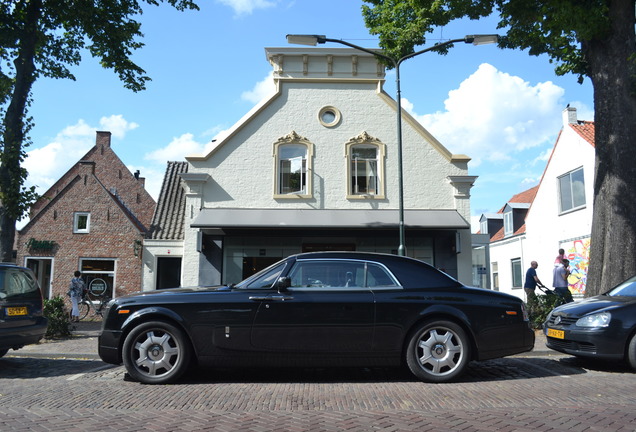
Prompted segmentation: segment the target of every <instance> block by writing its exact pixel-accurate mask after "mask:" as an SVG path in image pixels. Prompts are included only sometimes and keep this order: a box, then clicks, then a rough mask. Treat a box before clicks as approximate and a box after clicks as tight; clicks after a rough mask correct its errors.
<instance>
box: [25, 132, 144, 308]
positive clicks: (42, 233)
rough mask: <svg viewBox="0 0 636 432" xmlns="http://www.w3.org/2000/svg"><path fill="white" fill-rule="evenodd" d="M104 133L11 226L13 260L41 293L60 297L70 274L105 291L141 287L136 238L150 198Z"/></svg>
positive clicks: (140, 234)
mask: <svg viewBox="0 0 636 432" xmlns="http://www.w3.org/2000/svg"><path fill="white" fill-rule="evenodd" d="M110 137H111V134H110V132H97V141H96V145H95V146H94V147H93V148H91V150H90V151H89V152H87V154H86V155H84V157H83V158H82V159H81V160H80V161H78V162H77V163H76V164H75V165H74V166H73V167H72V168H71V169H70V170H69V171H67V172H66V173H65V174H64V175H63V176H62V177H61V178H60V179H59V180H58V181H57V182H56V183H55V184H54V185H53V186H52V187H51V188H50V189H49V190H48V191H47V192H45V193H44V194H43V195H42V197H41V198H40V199H39V200H38V201H37V202H36V203H35V205H34V206H33V207H32V209H31V212H30V220H29V223H28V224H27V225H25V226H24V227H23V228H22V229H21V230H20V231H18V233H17V260H16V261H17V263H18V264H20V265H24V266H26V267H29V268H31V269H33V270H34V272H35V274H36V276H37V277H38V280H39V282H40V285H41V286H42V288H43V292H44V295H45V297H47V298H51V297H54V296H56V295H62V296H64V297H65V296H66V292H67V290H68V285H69V283H70V280H71V278H72V277H73V273H74V272H75V271H77V270H79V271H81V272H82V274H83V278H84V279H85V282H86V283H87V286H88V285H90V284H91V283H93V281H95V282H94V283H97V284H99V283H102V282H103V283H104V284H105V285H106V294H107V295H109V296H111V297H112V296H119V295H123V294H128V293H132V292H136V291H139V290H140V289H141V268H142V261H141V255H142V250H143V239H144V237H145V235H146V232H147V231H148V227H149V226H150V221H151V217H152V212H153V210H154V207H155V201H154V199H153V198H152V197H151V196H150V195H149V194H148V192H147V191H146V190H145V188H144V183H145V180H144V179H143V178H142V177H140V176H139V173H135V174H133V173H131V172H130V171H129V170H128V169H127V168H126V166H125V165H124V164H123V162H122V161H121V160H120V159H119V157H118V156H117V155H116V154H115V152H114V151H113V150H112V148H111V147H110Z"/></svg>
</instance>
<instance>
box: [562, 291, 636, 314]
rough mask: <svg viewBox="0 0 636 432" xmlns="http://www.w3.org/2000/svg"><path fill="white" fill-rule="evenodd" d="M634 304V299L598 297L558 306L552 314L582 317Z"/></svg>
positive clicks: (635, 299)
mask: <svg viewBox="0 0 636 432" xmlns="http://www.w3.org/2000/svg"><path fill="white" fill-rule="evenodd" d="M633 303H636V297H627V296H615V297H610V296H607V295H598V296H595V297H590V298H586V299H584V300H581V301H577V302H573V303H567V304H564V305H562V306H559V307H558V308H556V309H555V310H554V312H559V313H562V314H567V315H576V316H583V315H587V314H589V313H592V312H599V311H605V310H611V309H615V308H617V307H621V306H625V305H628V304H633Z"/></svg>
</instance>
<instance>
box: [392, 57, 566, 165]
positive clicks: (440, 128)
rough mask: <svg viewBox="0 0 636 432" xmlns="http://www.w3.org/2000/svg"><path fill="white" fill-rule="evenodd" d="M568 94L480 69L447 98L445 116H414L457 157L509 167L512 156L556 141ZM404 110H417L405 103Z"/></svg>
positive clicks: (548, 84)
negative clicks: (487, 161)
mask: <svg viewBox="0 0 636 432" xmlns="http://www.w3.org/2000/svg"><path fill="white" fill-rule="evenodd" d="M564 93H565V91H564V90H563V89H562V88H561V87H559V86H557V85H555V84H553V83H552V82H550V81H547V82H543V83H538V84H536V85H534V86H533V85H531V84H530V83H528V82H527V81H524V80H523V79H521V78H519V77H516V76H511V75H509V74H506V73H503V72H500V71H498V70H497V69H496V68H495V67H493V66H492V65H489V64H486V63H484V64H482V65H481V66H480V67H479V68H478V69H477V71H476V72H475V73H473V74H472V75H471V76H470V77H468V78H467V79H466V80H465V81H464V82H462V83H461V84H460V86H459V88H458V89H456V90H452V91H450V92H449V94H448V99H446V101H445V102H444V105H445V108H446V110H445V111H444V112H436V113H434V114H427V115H421V116H420V115H417V114H414V113H412V114H413V115H414V116H415V117H416V118H417V120H418V121H419V122H420V123H422V125H423V126H424V127H425V128H427V129H428V130H429V131H430V132H431V133H432V134H433V135H434V136H435V137H436V138H437V139H438V140H440V142H441V143H442V144H443V145H444V146H446V147H447V148H448V149H449V150H450V151H452V152H453V153H460V154H461V153H463V154H467V155H468V156H470V157H472V158H473V162H471V166H473V167H475V166H477V165H479V163H480V162H481V161H480V159H484V160H489V161H502V160H503V161H505V160H509V159H511V158H512V157H513V155H514V153H516V152H519V151H522V150H524V149H527V148H531V147H535V146H538V145H541V144H542V143H545V142H546V141H552V140H553V139H554V138H555V137H556V133H557V132H558V131H559V129H560V127H561V111H562V110H563V102H562V100H561V99H562V98H563V95H564ZM404 106H405V108H406V109H408V110H410V111H412V110H413V106H412V104H411V103H410V102H408V101H406V100H405V103H404Z"/></svg>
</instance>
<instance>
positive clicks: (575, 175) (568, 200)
mask: <svg viewBox="0 0 636 432" xmlns="http://www.w3.org/2000/svg"><path fill="white" fill-rule="evenodd" d="M558 183H559V204H560V212H561V213H563V212H567V211H570V210H574V209H577V208H579V207H583V206H585V180H584V177H583V167H581V168H578V169H575V170H574V171H570V172H569V173H567V174H564V175H562V176H561V177H559V178H558Z"/></svg>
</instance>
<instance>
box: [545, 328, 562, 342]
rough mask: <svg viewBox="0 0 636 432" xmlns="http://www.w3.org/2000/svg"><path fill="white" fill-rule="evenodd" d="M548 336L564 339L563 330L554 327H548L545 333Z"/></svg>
mask: <svg viewBox="0 0 636 432" xmlns="http://www.w3.org/2000/svg"><path fill="white" fill-rule="evenodd" d="M547 336H548V337H553V338H556V339H564V338H565V332H564V331H563V330H555V329H551V328H549V329H548V333H547Z"/></svg>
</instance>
